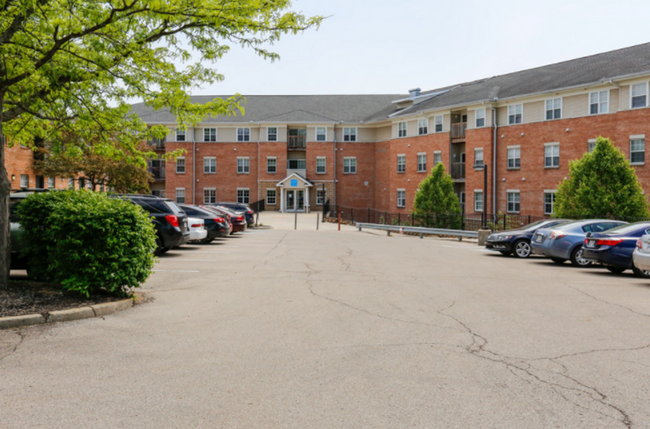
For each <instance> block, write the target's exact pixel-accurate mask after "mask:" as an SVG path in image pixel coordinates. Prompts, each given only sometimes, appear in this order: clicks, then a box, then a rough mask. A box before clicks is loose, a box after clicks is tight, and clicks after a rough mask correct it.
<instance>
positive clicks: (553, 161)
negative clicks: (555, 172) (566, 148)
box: [544, 143, 560, 168]
mask: <svg viewBox="0 0 650 429" xmlns="http://www.w3.org/2000/svg"><path fill="white" fill-rule="evenodd" d="M559 166H560V144H559V143H546V144H545V145H544V168H557V167H559Z"/></svg>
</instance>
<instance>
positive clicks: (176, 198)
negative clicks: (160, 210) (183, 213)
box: [174, 188, 187, 204]
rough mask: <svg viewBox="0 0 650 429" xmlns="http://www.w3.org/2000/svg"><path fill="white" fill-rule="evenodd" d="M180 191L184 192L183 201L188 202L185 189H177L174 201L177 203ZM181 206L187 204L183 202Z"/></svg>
mask: <svg viewBox="0 0 650 429" xmlns="http://www.w3.org/2000/svg"><path fill="white" fill-rule="evenodd" d="M178 191H183V200H187V193H186V192H185V188H176V192H175V193H174V201H175V202H177V201H178ZM180 204H185V203H184V202H183V203H180Z"/></svg>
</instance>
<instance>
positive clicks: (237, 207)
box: [214, 202, 255, 227]
mask: <svg viewBox="0 0 650 429" xmlns="http://www.w3.org/2000/svg"><path fill="white" fill-rule="evenodd" d="M214 205H215V206H217V207H219V206H221V207H225V208H227V209H228V210H231V211H234V212H237V213H243V215H244V216H245V217H246V225H247V226H249V227H251V226H253V225H255V211H253V209H251V208H250V206H249V205H248V204H244V203H228V202H225V203H216V204H214Z"/></svg>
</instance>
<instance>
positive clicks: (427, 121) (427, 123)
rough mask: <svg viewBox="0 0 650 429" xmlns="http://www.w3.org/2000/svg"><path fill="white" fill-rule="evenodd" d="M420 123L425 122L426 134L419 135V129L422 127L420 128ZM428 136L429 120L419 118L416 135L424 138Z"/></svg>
mask: <svg viewBox="0 0 650 429" xmlns="http://www.w3.org/2000/svg"><path fill="white" fill-rule="evenodd" d="M421 121H424V122H425V127H426V129H427V132H426V133H424V134H420V128H422V127H421V126H420V122H421ZM428 134H429V118H420V119H418V135H419V136H426V135H428Z"/></svg>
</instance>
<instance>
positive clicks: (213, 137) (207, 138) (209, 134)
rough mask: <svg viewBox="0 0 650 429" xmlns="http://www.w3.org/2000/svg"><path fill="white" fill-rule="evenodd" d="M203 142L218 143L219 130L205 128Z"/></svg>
mask: <svg viewBox="0 0 650 429" xmlns="http://www.w3.org/2000/svg"><path fill="white" fill-rule="evenodd" d="M203 141H204V142H216V141H217V129H216V128H203Z"/></svg>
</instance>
